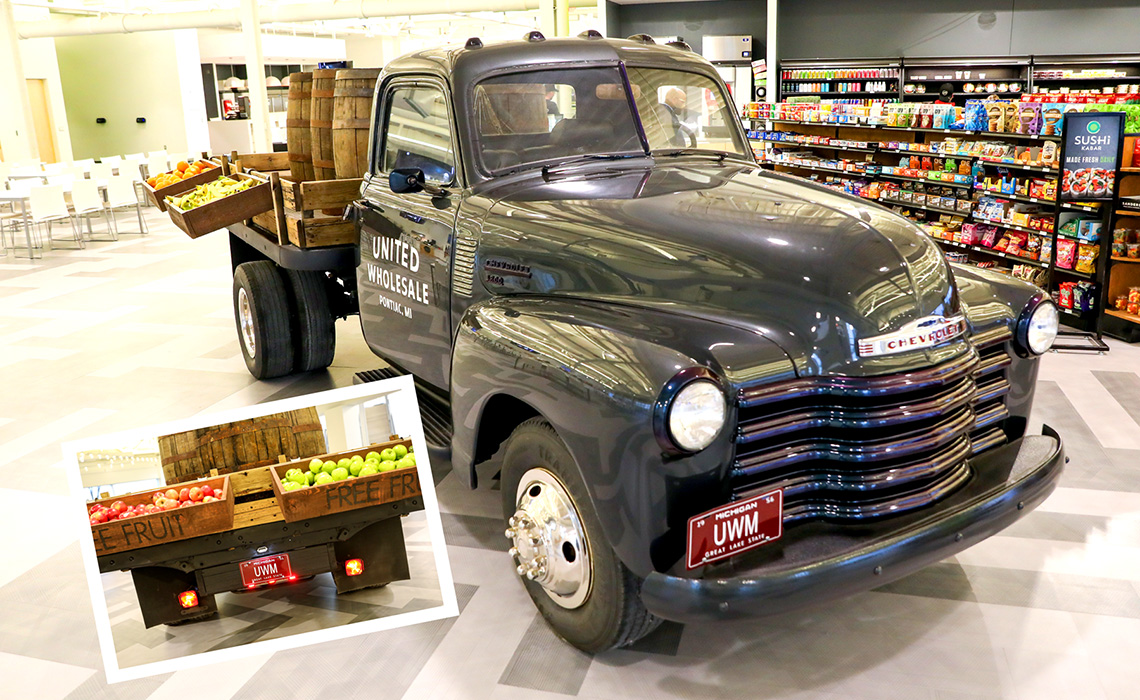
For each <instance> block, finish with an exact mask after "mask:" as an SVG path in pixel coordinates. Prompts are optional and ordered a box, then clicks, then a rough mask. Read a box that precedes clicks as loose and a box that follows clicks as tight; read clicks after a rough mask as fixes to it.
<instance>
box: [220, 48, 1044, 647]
mask: <svg viewBox="0 0 1140 700" xmlns="http://www.w3.org/2000/svg"><path fill="white" fill-rule="evenodd" d="M731 105H732V101H731V99H730V97H729V94H728V91H727V89H726V87H725V85H724V83H723V82H722V81H721V79H720V78H719V77H718V75H717V72H716V71H715V70H714V68H713V67H712V66H711V65H710V64H709V63H708V62H707V61H705V60H704V59H703V58H701V57H700V56H697V55H695V54H694V53H692V52H691V51H689V50H687V47H685V46H683V45H669V46H660V45H656V44H654V43H653V41H652V40H651V39H649V37H645V36H635V37H631V38H630V39H628V40H610V39H604V38H602V37H601V35H600V34H598V33H596V32H587V33H584V34H582V35H581V36H579V37H576V38H562V39H549V40H548V39H544V38H543V37H542V35H541V34H538V33H537V32H533V33H531V34H529V35H527V36H526V37H524V39H523V40H521V41H516V42H507V43H502V44H497V45H484V44H483V43H482V42H481V41H479V40H478V39H471V40H469V41H468V42H467V43H466V45H465V46H462V47H454V48H441V49H437V50H429V51H423V52H420V53H416V54H412V55H408V56H405V57H402V58H399V59H397V60H394V61H392V62H391V63H389V64H388V66H387V67H386V68H385V69H384V72H383V73H382V75H381V76H380V78H379V80H378V82H377V86H376V96H375V106H374V110H373V128H372V138H371V141H372V145H371V148H372V155H371V168H370V172H369V173H367V174H366V175H365V180H364V184H363V186H362V191H361V196H360V199H359V200H358V201H356V202H355V203H354V205H353V206H352V207H351V208H350V209H349V211H348V212H347V214H346V216H348V217H350V218H352V219H353V220H354V221H355V222H357V227H358V230H359V235H358V243H357V245H356V246H341V247H340V248H339V249H338V248H329V249H316V250H313V251H301V250H297V249H295V248H291V247H290V246H287V245H285V246H280V245H277V244H276V243H274V242H267V239H266V238H265V237H264V236H259V235H258V233H257V231H255V230H253V229H251V227H249V226H243V225H238V226H233V227H230V232H231V251H232V258H233V265H234V268H235V286H234V300H235V313H236V316H237V322H238V330H239V336H240V337H241V338H242V343H241V344H242V349H243V352H244V354H245V357H246V360H247V364H248V365H249V368H250V370H251V372H253V373H254V374H255V376H258V377H269V376H275V375H281V374H286V373H289V372H291V371H304V370H311V369H316V368H320V367H324V366H327V365H328V364H329V361H330V360H331V358H332V349H333V342H334V334H333V330H332V326H333V317H334V316H346V315H348V314H352V313H359V315H360V320H361V326H362V328H363V332H364V338H365V339H366V341H367V343H368V345H369V347H370V348H371V349H372V350H373V351H374V352H375V353H376V354H377V355H378V356H380V357H382V358H384V359H385V360H386V361H387V362H388V363H389V364H390V365H391V366H393V367H395V368H397V371H401V372H407V373H411V374H413V375H414V376H415V378H416V380H417V382H418V386H419V389H420V400H421V404H422V405H423V409H422V410H424V411H425V415H426V417H427V419H428V420H426V421H425V423H426V424H427V425H428V428H429V438H430V439H429V441H430V442H434V443H435V444H436V447H437V448H438V450H437V452H436V453H435V454H436V456H442V457H444V458H447V459H450V462H451V465H452V468H453V469H454V471H455V473H456V474H457V475H458V476H459V478H460V479H462V480H463V481H464V482H465V483H467V484H469V485H470V486H472V487H475V485H476V472H475V469H474V465H475V464H476V463H479V462H482V461H484V460H487V459H488V458H490V457H492V456H493V455H495V454H496V453H500V454H501V471H500V474H499V477H500V478H499V482H500V483H499V487H500V488H501V491H502V501H503V519H504V527H505V528H506V535H507V536H508V537H509V538H510V539H511V549H510V554H511V557H512V558H513V561H512V563H511V566H512V567H515V568H516V570H517V572H518V575H519V576H520V578H521V579H522V581H523V585H525V587H526V589H527V591H528V592H529V594H530V596H531V598H532V599H533V601H534V603H535V605H536V606H537V607H538V609H539V610H540V611H541V613H542V615H543V616H544V617H545V618H546V620H547V621H548V622H549V624H550V625H551V627H552V628H553V629H554V630H555V631H556V632H557V633H558V634H559V635H561V636H562V637H563V638H564V639H565V640H567V641H568V642H569V643H571V644H573V645H575V646H577V647H579V648H581V649H584V650H587V651H591V652H596V651H600V650H605V649H609V648H612V647H615V646H620V645H624V644H628V643H630V642H632V641H633V640H636V639H638V638H639V637H641V636H643V635H645V634H647V633H648V632H649V631H651V630H652V629H654V627H655V626H656V625H657V624H658V623H659V621H660V620H661V619H670V620H679V621H695V620H713V619H726V618H738V617H745V616H761V615H768V614H774V613H780V612H784V611H788V610H793V609H797V608H801V607H803V606H808V605H814V604H818V603H821V602H825V601H828V600H830V599H834V598H836V597H838V596H844V595H849V594H851V593H855V592H858V591H862V590H867V589H870V588H874V587H876V586H879V585H882V584H885V583H887V582H889V581H892V580H894V579H897V578H899V577H902V576H905V575H907V574H909V573H911V572H913V571H915V570H917V569H919V568H921V567H923V566H925V565H927V564H929V563H931V562H935V561H938V560H939V559H942V558H944V557H948V556H951V555H953V554H954V553H956V552H958V551H961V550H962V549H965V548H966V547H969V546H970V545H972V544H974V543H976V542H978V541H979V540H982V539H984V538H986V537H988V536H990V535H993V534H994V533H996V532H998V531H1000V530H1001V529H1002V528H1004V527H1006V526H1008V525H1009V524H1010V523H1012V522H1014V521H1015V520H1017V519H1018V518H1020V517H1022V516H1023V515H1025V514H1026V513H1028V512H1029V511H1030V510H1031V509H1032V508H1034V507H1035V506H1036V505H1038V504H1039V503H1041V501H1042V500H1044V499H1045V498H1046V496H1048V495H1049V493H1050V492H1051V491H1052V489H1053V487H1054V485H1055V484H1056V482H1057V479H1058V477H1059V475H1060V472H1061V469H1062V463H1063V462H1064V456H1063V450H1062V445H1061V440H1060V438H1059V437H1058V436H1057V434H1056V433H1055V432H1054V431H1053V430H1051V429H1050V428H1049V427H1048V426H1046V427H1045V429H1044V433H1045V434H1044V435H1027V434H1026V432H1027V419H1028V416H1029V411H1030V405H1031V403H1032V399H1033V392H1034V383H1035V380H1036V376H1037V367H1038V360H1039V357H1038V356H1039V355H1041V354H1042V353H1044V352H1046V351H1047V350H1048V348H1049V347H1050V344H1051V343H1052V341H1053V338H1054V336H1055V334H1056V332H1057V325H1058V315H1057V310H1056V308H1055V307H1054V305H1053V303H1052V301H1051V300H1050V299H1049V298H1048V296H1047V295H1045V294H1044V293H1043V292H1042V291H1041V290H1040V289H1038V288H1036V287H1033V286H1030V285H1028V284H1024V283H1022V282H1019V281H1017V280H1014V279H1011V278H1009V277H1007V276H1003V275H1001V274H997V273H992V272H986V271H983V270H979V269H976V268H973V267H969V266H961V265H951V264H948V263H947V261H946V260H945V258H944V257H943V255H942V254H941V253H940V252H939V249H938V247H937V246H936V245H935V244H934V243H933V242H932V241H931V240H930V239H928V238H927V236H925V235H924V234H923V233H922V232H921V231H919V230H918V229H917V228H916V227H915V226H914V225H912V224H911V223H910V222H908V221H907V220H906V219H903V218H901V217H899V216H896V215H895V214H893V213H891V212H890V211H888V210H886V209H884V208H882V207H880V206H877V205H875V204H870V203H867V202H866V201H862V200H858V199H855V198H851V197H847V196H844V195H841V194H837V193H835V192H832V191H830V190H828V189H825V188H823V187H819V186H815V185H813V184H810V183H808V182H805V181H803V180H799V179H795V178H791V177H787V176H783V175H779V174H774V173H771V172H766V171H763V170H761V168H760V167H758V166H757V164H756V162H755V161H754V159H753V156H752V152H751V150H750V148H749V146H748V143H747V141H746V139H745V134H744V132H743V129H742V127H741V124H740V120H739V119H738V118H737V117H736V115H735V114H734V113H733V110H732V106H731ZM388 371H389V372H390V371H392V370H388Z"/></svg>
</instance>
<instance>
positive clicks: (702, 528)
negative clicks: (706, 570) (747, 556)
mask: <svg viewBox="0 0 1140 700" xmlns="http://www.w3.org/2000/svg"><path fill="white" fill-rule="evenodd" d="M783 510H784V492H783V491H782V490H780V489H777V490H775V491H771V492H769V493H765V494H761V495H759V496H753V497H752V498H749V499H748V500H746V501H737V502H736V503H730V504H728V505H726V506H721V507H720V508H714V509H713V510H710V511H708V512H707V513H701V514H700V515H694V516H693V517H691V518H689V542H688V547H687V548H686V550H685V551H686V557H685V565H686V566H687V567H688V568H690V569H695V568H697V567H698V566H704V565H705V564H711V563H713V562H715V561H720V560H721V559H727V558H728V557H731V556H733V555H735V554H740V553H741V552H746V551H748V550H749V549H753V548H755V547H759V546H760V545H762V544H767V543H768V542H771V541H772V540H776V539H779V538H780V535H782V534H783V532H784V526H783V525H784V524H783V516H782V514H783Z"/></svg>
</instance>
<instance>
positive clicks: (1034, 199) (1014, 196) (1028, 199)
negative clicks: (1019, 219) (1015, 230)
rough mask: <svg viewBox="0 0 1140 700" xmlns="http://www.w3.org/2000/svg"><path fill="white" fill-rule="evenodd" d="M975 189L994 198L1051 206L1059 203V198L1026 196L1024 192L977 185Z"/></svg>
mask: <svg viewBox="0 0 1140 700" xmlns="http://www.w3.org/2000/svg"><path fill="white" fill-rule="evenodd" d="M974 190H975V191H976V192H980V193H982V194H984V195H986V196H988V197H993V198H994V199H1010V200H1013V201H1015V202H1028V203H1030V204H1048V205H1049V206H1053V205H1055V204H1056V203H1057V200H1055V199H1042V198H1040V197H1026V196H1025V195H1022V194H1005V193H1004V192H994V191H993V190H987V189H985V188H983V187H976V186H975V187H974Z"/></svg>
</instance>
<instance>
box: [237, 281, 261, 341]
mask: <svg viewBox="0 0 1140 700" xmlns="http://www.w3.org/2000/svg"><path fill="white" fill-rule="evenodd" d="M238 325H240V326H241V342H242V344H243V345H245V352H246V354H248V355H249V356H250V357H257V340H256V339H255V338H254V337H253V310H252V309H250V308H249V295H247V294H246V293H245V287H239V288H238Z"/></svg>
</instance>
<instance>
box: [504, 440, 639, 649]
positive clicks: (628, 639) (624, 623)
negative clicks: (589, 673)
mask: <svg viewBox="0 0 1140 700" xmlns="http://www.w3.org/2000/svg"><path fill="white" fill-rule="evenodd" d="M534 467H543V468H545V469H546V470H548V471H549V472H551V473H552V474H554V475H555V476H556V477H557V478H558V480H559V481H561V483H562V485H563V486H564V487H565V489H566V491H567V493H568V494H569V495H570V497H571V498H572V499H573V501H574V507H575V508H576V509H577V511H578V517H579V521H580V522H581V524H582V529H583V530H585V534H586V541H587V543H588V546H589V548H590V562H591V565H592V567H593V580H592V587H591V590H590V594H589V596H588V597H587V598H586V600H585V601H584V602H583V603H582V604H581V605H580V606H579V607H577V608H573V609H568V608H564V607H562V606H560V605H558V604H557V603H555V602H554V601H553V600H551V598H550V596H549V595H547V593H546V591H545V590H544V589H543V588H542V586H540V585H539V584H538V583H535V582H534V581H529V580H526V579H524V578H521V577H520V580H521V581H522V582H523V585H524V586H525V587H526V589H527V593H529V594H530V597H531V600H532V601H533V602H534V604H535V607H537V608H538V610H539V612H540V613H541V614H542V616H543V618H545V619H546V622H547V623H548V624H549V625H550V627H551V628H552V629H553V630H554V632H555V633H556V634H557V635H558V636H559V637H561V638H562V639H564V640H565V641H566V642H568V643H569V644H571V645H573V646H575V647H577V648H579V649H581V650H582V651H585V652H587V653H591V654H596V653H600V652H603V651H606V650H608V649H613V648H615V647H623V646H626V645H628V644H632V643H633V642H635V641H637V640H638V639H641V638H642V637H644V636H645V635H647V634H649V633H650V632H652V631H653V630H654V629H656V628H657V626H658V625H659V624H661V619H660V618H658V617H655V616H654V615H652V614H651V613H650V612H649V611H648V610H646V609H645V605H644V603H642V602H641V582H642V581H641V579H640V578H638V577H637V576H636V575H634V574H633V572H631V571H630V570H629V569H627V568H626V567H625V565H624V564H622V562H621V560H620V559H618V557H617V555H616V554H615V553H614V551H613V549H612V548H611V547H610V545H609V543H608V542H607V540H606V538H605V535H604V534H603V532H602V525H601V522H600V521H599V520H598V515H597V512H596V511H595V510H594V505H593V503H592V502H591V501H590V498H589V495H588V493H587V490H586V486H585V484H584V483H582V478H581V476H580V474H579V471H578V467H577V466H576V465H575V463H574V458H573V457H572V456H571V455H570V451H569V450H567V449H566V445H565V444H563V442H562V440H561V439H560V438H559V437H558V434H557V433H556V432H555V431H554V428H553V427H551V425H550V424H549V423H547V422H546V421H545V420H543V419H542V418H532V419H530V420H528V421H526V422H524V423H522V424H521V425H520V426H519V427H518V428H515V430H514V432H512V433H511V436H510V438H508V439H507V443H506V446H505V452H504V456H503V467H502V482H501V488H502V494H503V518H504V520H507V519H509V518H510V517H511V516H512V515H514V513H515V508H516V503H515V492H516V491H517V490H518V484H519V481H520V480H521V479H522V477H523V475H524V474H525V473H526V472H527V471H529V470H530V469H532V468H534Z"/></svg>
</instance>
